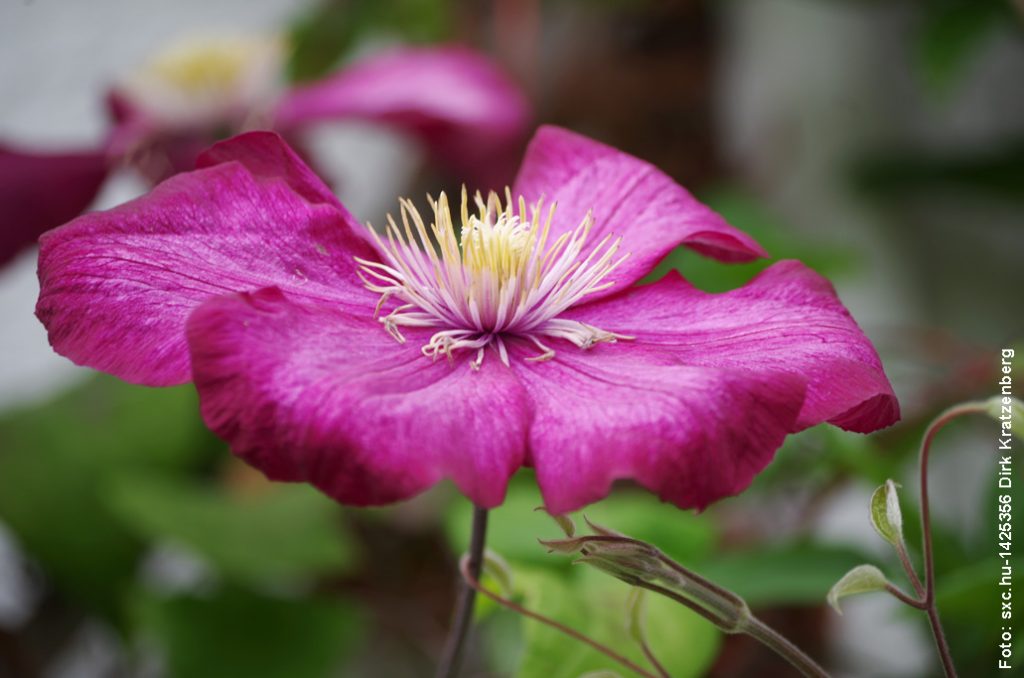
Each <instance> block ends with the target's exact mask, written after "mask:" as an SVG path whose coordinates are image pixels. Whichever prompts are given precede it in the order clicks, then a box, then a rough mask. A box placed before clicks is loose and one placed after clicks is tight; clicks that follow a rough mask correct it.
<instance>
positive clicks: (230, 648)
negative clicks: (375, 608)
mask: <svg viewBox="0 0 1024 678" xmlns="http://www.w3.org/2000/svg"><path fill="white" fill-rule="evenodd" d="M134 609H135V612H136V617H137V621H138V624H139V627H140V628H141V630H142V631H143V633H145V634H146V635H148V636H149V637H150V638H152V639H154V640H155V641H156V642H157V643H158V644H159V646H160V647H161V648H162V650H163V652H164V653H165V655H166V657H167V661H168V665H169V668H170V675H171V676H174V677H180V678H186V677H187V678H226V677H231V676H245V678H306V677H308V678H322V677H323V676H327V675H335V674H336V672H337V668H338V665H339V663H340V661H341V660H342V659H343V658H344V657H345V656H346V654H348V653H349V652H351V651H352V650H353V649H354V648H357V647H359V644H360V639H361V636H362V632H361V628H362V627H363V620H362V619H361V616H360V615H359V614H358V612H357V611H356V610H355V609H354V608H352V607H350V606H348V605H344V604H341V603H338V602H328V601H321V600H316V601H314V600H286V599H281V598H272V597H268V596H260V595H256V594H253V593H249V592H246V591H243V590H240V589H233V588H232V589H227V590H224V591H219V592H217V593H215V594H213V595H212V596H209V597H199V596H172V597H160V596H155V595H150V594H139V596H138V598H137V599H136V600H135V606H134Z"/></svg>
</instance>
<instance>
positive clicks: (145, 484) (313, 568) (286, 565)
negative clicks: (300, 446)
mask: <svg viewBox="0 0 1024 678" xmlns="http://www.w3.org/2000/svg"><path fill="white" fill-rule="evenodd" d="M109 503H110V507H111V510H112V511H114V512H115V513H116V514H117V516H118V517H119V518H120V519H121V520H123V521H124V522H125V524H126V525H129V526H130V527H131V528H132V529H133V530H134V531H135V532H136V533H137V534H138V535H139V536H140V537H144V538H147V539H166V540H170V541H173V542H176V543H178V544H182V545H184V546H186V547H187V548H189V549H190V550H192V551H194V552H196V553H197V554H199V555H200V556H202V557H203V558H205V559H206V560H207V561H208V562H209V563H210V564H212V565H213V566H214V567H215V568H217V569H218V570H219V571H220V572H221V573H222V574H223V575H224V576H226V577H229V578H232V579H234V580H236V581H238V582H244V583H248V584H251V585H257V586H258V585H261V584H266V583H269V582H273V581H275V580H279V579H301V578H307V577H312V576H315V575H317V574H322V573H327V572H338V571H340V570H344V569H345V568H346V567H347V566H349V565H350V564H351V563H352V561H353V558H354V555H355V554H354V546H353V545H352V542H351V541H350V539H349V536H348V534H347V533H346V532H345V531H344V530H343V529H342V524H341V520H340V517H341V516H340V509H339V507H338V505H337V504H335V503H334V502H333V501H331V500H330V499H328V498H327V497H325V496H324V495H322V494H320V493H319V492H317V491H316V490H314V489H312V488H311V487H308V486H305V485H285V484H278V485H272V486H269V487H268V489H266V490H263V491H261V492H258V493H256V494H254V495H242V496H232V495H229V494H226V493H225V492H224V491H222V490H218V489H216V488H214V487H208V486H204V485H201V484H199V483H197V482H195V481H189V480H186V479H177V478H165V477H155V476H144V475H127V476H122V477H120V478H118V479H116V481H114V482H111V483H110V486H109Z"/></svg>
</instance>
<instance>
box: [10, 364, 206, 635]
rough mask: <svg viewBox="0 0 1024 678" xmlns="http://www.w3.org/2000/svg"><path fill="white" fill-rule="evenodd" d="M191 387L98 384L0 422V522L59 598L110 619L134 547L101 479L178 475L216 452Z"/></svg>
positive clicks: (130, 569) (102, 380)
mask: <svg viewBox="0 0 1024 678" xmlns="http://www.w3.org/2000/svg"><path fill="white" fill-rule="evenodd" d="M198 412H199V406H198V402H197V399H196V395H195V390H194V389H193V388H192V387H191V386H183V387H180V388H165V389H149V388H142V387H139V386H131V385H129V384H125V383H124V382H121V381H118V380H116V379H114V378H113V377H106V376H101V377H97V378H95V379H93V380H90V381H88V382H86V383H85V384H83V385H82V386H80V387H78V388H76V389H73V390H72V391H69V392H67V393H65V394H63V395H61V396H59V397H58V398H56V399H55V400H53V401H52V402H50V403H47V404H44V405H42V406H36V407H32V408H29V409H23V410H20V411H12V412H9V413H6V414H5V415H4V416H3V417H2V418H0V441H2V444H0V520H3V521H4V522H5V523H6V524H7V525H8V526H9V527H10V528H11V530H12V531H13V532H14V533H15V535H16V536H17V539H18V541H19V542H20V544H21V546H22V547H23V548H24V549H25V551H26V552H27V553H28V554H29V555H30V556H31V557H32V558H33V559H34V560H35V561H36V562H38V563H39V564H40V565H41V566H42V567H43V569H44V570H45V572H46V574H47V576H48V577H49V578H50V580H51V581H52V582H53V583H54V584H55V585H56V587H57V588H58V589H59V590H61V591H62V592H63V593H64V594H65V595H68V596H70V597H71V598H72V599H73V600H75V601H77V602H78V603H79V604H82V605H85V606H87V607H89V608H91V609H93V610H96V611H98V612H100V613H102V614H104V615H106V616H107V617H108V618H113V617H116V616H117V610H118V609H119V608H120V596H121V594H120V587H121V586H123V585H124V584H125V582H126V581H127V580H129V579H130V578H131V577H132V576H133V574H134V570H135V563H136V560H137V558H138V557H139V554H140V552H141V544H140V543H139V541H138V539H137V538H135V537H134V536H133V535H132V534H131V533H130V532H128V531H127V530H125V529H124V527H123V526H122V525H121V524H120V522H119V521H118V520H117V519H116V517H115V516H114V515H113V514H112V513H111V512H110V510H109V508H108V506H107V504H106V502H105V500H104V498H103V496H102V492H103V487H104V483H105V481H106V479H108V478H109V477H111V476H112V475H114V474H116V473H122V472H124V471H125V470H126V469H150V470H160V471H161V472H171V473H178V472H183V471H185V470H188V469H192V468H196V467H198V466H201V465H203V464H206V463H208V460H209V459H210V457H211V453H212V452H213V451H214V450H216V449H218V448H220V443H218V442H217V441H216V439H215V438H213V436H212V434H210V433H209V432H208V431H207V430H206V429H205V428H204V427H203V425H202V422H201V420H200V418H199V414H198Z"/></svg>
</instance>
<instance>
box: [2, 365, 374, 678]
mask: <svg viewBox="0 0 1024 678" xmlns="http://www.w3.org/2000/svg"><path fill="white" fill-rule="evenodd" d="M0 441H2V444H0V521H3V523H4V524H5V525H6V526H7V527H9V528H10V530H11V531H12V532H13V534H14V535H15V538H16V539H17V541H18V543H19V544H20V545H21V546H22V548H23V549H24V551H25V553H26V554H27V556H28V557H29V558H30V559H31V560H32V561H34V562H35V563H38V565H39V566H40V567H41V568H42V570H43V572H44V573H45V575H46V578H47V581H48V582H49V583H50V584H51V585H52V586H54V587H56V589H57V591H58V592H59V593H60V594H61V595H62V596H66V597H67V599H68V600H70V601H72V602H74V603H76V604H77V605H79V606H81V608H82V609H83V610H84V611H88V612H91V613H93V614H97V615H100V616H101V617H103V618H105V619H106V620H107V621H108V622H110V623H112V624H113V625H114V626H115V627H116V628H119V629H120V630H121V631H122V633H123V635H124V637H125V638H126V639H132V638H136V639H137V638H140V637H142V636H144V637H145V638H147V639H148V642H151V643H155V644H156V646H157V647H158V648H159V649H160V652H161V654H163V655H165V656H166V657H167V660H168V666H169V667H170V670H171V675H172V676H182V677H184V676H187V677H189V678H192V677H194V676H218V677H220V676H241V675H244V676H247V677H252V678H262V677H264V676H266V677H275V676H289V677H292V676H294V677H298V678H302V677H306V676H308V677H309V678H319V677H320V676H324V675H326V674H327V673H328V672H329V670H330V669H331V667H333V666H336V665H337V662H338V659H339V657H341V656H342V655H343V653H344V652H346V651H347V649H348V648H351V647H354V646H355V645H354V642H355V640H354V639H356V638H358V633H357V626H358V624H359V622H358V616H357V613H356V611H355V608H354V606H353V605H352V604H344V605H343V604H341V603H340V602H339V601H337V600H334V599H330V598H325V597H323V596H320V595H318V594H317V593H316V592H315V591H314V590H312V589H310V583H312V582H314V581H315V580H316V578H318V577H320V576H321V575H329V576H334V577H336V576H339V575H343V574H345V573H346V572H347V571H349V570H350V569H351V567H352V565H353V564H354V563H355V562H356V558H357V555H358V554H357V551H356V547H355V545H354V542H353V541H352V539H351V537H350V536H349V532H348V530H347V529H346V527H345V524H344V522H343V521H342V514H341V511H340V508H339V507H338V506H337V504H335V503H334V502H332V501H331V500H330V499H328V498H326V497H325V496H323V495H321V494H319V493H318V492H316V491H315V490H313V489H312V488H309V487H306V486H297V485H270V484H269V483H266V482H265V481H262V480H260V481H258V482H257V483H256V486H255V487H248V486H244V485H243V486H241V487H232V486H231V485H230V483H225V482H224V478H223V477H222V476H221V474H220V473H219V471H220V469H221V468H222V467H223V465H224V464H225V463H237V462H228V459H229V458H228V457H227V456H226V454H225V451H224V448H223V445H222V443H220V442H219V441H217V440H216V439H215V438H214V437H213V435H212V434H211V433H210V432H209V431H208V430H207V429H206V428H205V427H204V426H203V425H202V421H201V419H200V418H199V410H198V402H197V398H196V394H195V390H194V389H193V388H192V387H191V386H183V387H176V388H167V389H149V388H143V387H138V386H131V385H128V384H125V383H123V382H120V381H118V380H116V379H114V378H112V377H107V376H102V375H101V376H97V377H94V378H92V379H90V380H89V381H87V382H85V383H84V384H82V385H80V386H79V387H77V388H74V389H72V390H71V391H69V392H67V393H65V394H63V395H61V396H59V397H57V398H56V399H55V400H53V401H52V402H50V403H47V404H43V405H40V406H36V407H31V408H26V409H21V410H14V411H11V412H8V413H5V414H4V415H3V416H2V418H0ZM163 544H173V545H175V546H177V547H179V548H184V549H186V550H187V551H188V552H189V553H191V554H193V555H194V556H196V557H197V558H199V559H200V561H202V562H203V563H205V564H206V565H207V566H208V567H209V568H211V571H212V572H213V573H214V575H215V579H214V581H213V582H212V588H210V585H211V582H206V584H205V586H206V590H205V592H204V593H203V595H198V594H185V593H182V594H179V595H173V596H167V595H163V594H158V593H156V592H155V591H149V590H147V589H146V588H145V587H144V582H142V581H141V580H140V577H139V575H140V567H141V564H142V560H143V558H144V557H146V556H147V554H148V553H150V552H152V550H153V548H154V547H155V546H158V545H163ZM282 589H288V590H293V591H300V592H303V593H297V594H294V595H293V596H292V597H291V598H281V597H279V595H272V594H271V593H269V592H271V591H280V590H282Z"/></svg>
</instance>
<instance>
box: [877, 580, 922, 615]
mask: <svg viewBox="0 0 1024 678" xmlns="http://www.w3.org/2000/svg"><path fill="white" fill-rule="evenodd" d="M885 590H886V591H888V592H889V593H890V594H892V596H893V597H894V598H896V600H898V601H900V602H901V603H904V604H906V605H909V606H910V607H916V608H917V609H918V610H925V609H927V606H926V605H925V604H924V601H923V600H918V599H917V598H912V597H910V596H908V595H907V594H906V593H904V592H903V591H902V590H901V589H900V588H899V587H898V586H895V585H893V584H886V585H885Z"/></svg>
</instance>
